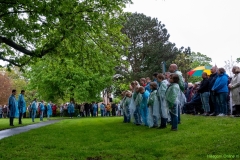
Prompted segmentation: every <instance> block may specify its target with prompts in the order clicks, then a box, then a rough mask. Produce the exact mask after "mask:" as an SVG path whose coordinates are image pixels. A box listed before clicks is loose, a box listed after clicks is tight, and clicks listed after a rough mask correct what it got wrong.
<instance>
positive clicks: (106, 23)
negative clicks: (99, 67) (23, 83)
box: [0, 0, 131, 67]
mask: <svg viewBox="0 0 240 160" xmlns="http://www.w3.org/2000/svg"><path fill="white" fill-rule="evenodd" d="M130 1H131V0H118V1H112V0H81V1H79V0H64V1H59V0H51V1H46V0H44V1H35V0H22V1H16V0H14V1H5V0H0V59H1V60H3V61H6V62H8V66H11V65H15V66H20V67H22V66H24V65H26V64H29V62H33V61H35V60H36V58H42V57H43V56H45V55H47V54H55V55H56V54H57V55H58V54H59V53H60V52H61V53H62V54H65V55H66V56H70V57H71V56H75V55H81V54H82V51H83V48H85V49H86V50H85V51H88V49H89V48H88V47H89V43H90V45H92V43H94V44H95V46H96V47H98V49H99V50H102V51H103V52H104V54H115V53H116V52H118V51H119V49H120V48H121V45H119V43H121V44H124V43H125V42H126V39H125V37H124V35H123V34H121V32H120V29H121V24H122V23H123V22H122V20H123V7H124V6H125V4H126V3H128V2H130ZM118 46H119V47H118Z"/></svg>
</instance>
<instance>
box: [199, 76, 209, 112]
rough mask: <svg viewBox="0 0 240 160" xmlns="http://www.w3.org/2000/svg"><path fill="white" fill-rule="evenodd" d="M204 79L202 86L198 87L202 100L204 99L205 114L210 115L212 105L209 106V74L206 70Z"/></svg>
mask: <svg viewBox="0 0 240 160" xmlns="http://www.w3.org/2000/svg"><path fill="white" fill-rule="evenodd" d="M202 79H203V80H202V81H201V84H200V87H199V89H198V93H200V97H201V101H202V107H203V109H204V114H203V115H204V116H209V112H210V106H209V96H210V93H209V88H208V85H209V81H208V76H207V73H206V72H203V73H202Z"/></svg>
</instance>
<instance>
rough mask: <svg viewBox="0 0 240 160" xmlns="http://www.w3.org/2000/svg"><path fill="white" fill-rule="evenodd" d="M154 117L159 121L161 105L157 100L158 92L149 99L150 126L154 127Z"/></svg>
mask: <svg viewBox="0 0 240 160" xmlns="http://www.w3.org/2000/svg"><path fill="white" fill-rule="evenodd" d="M153 116H155V117H156V120H158V119H159V103H158V100H157V90H154V91H152V92H151V94H150V96H149V99H148V120H147V121H148V126H149V127H152V126H153V125H154V122H153Z"/></svg>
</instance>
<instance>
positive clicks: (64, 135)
mask: <svg viewBox="0 0 240 160" xmlns="http://www.w3.org/2000/svg"><path fill="white" fill-rule="evenodd" d="M239 142H240V118H232V117H203V116H192V115H182V124H180V125H179V130H178V131H170V126H168V128H167V129H164V130H159V129H149V128H147V127H144V126H135V125H133V124H132V123H129V124H125V123H122V117H116V118H114V117H103V118H101V117H99V118H75V119H65V120H62V121H60V122H58V123H55V124H53V125H49V126H46V127H42V128H39V129H34V130H31V131H29V132H26V133H22V134H19V135H15V136H12V137H9V138H5V139H2V140H0V150H1V152H0V159H14V160H17V159H22V160H25V159H39V160H42V159H46V160H52V159H62V160H78V159H85V160H86V159H87V160H91V159H92V160H93V159H94V160H105V159H116V160H120V159H124V160H125V159H126V160H130V159H134V160H135V159H139V160H140V159H141V160H157V159H163V160H168V159H169V160H174V159H178V160H181V159H184V160H185V159H186V160H203V159H229V158H226V157H227V156H234V157H236V156H239V158H237V159H240V143H239ZM2 150H4V152H2ZM212 155H213V156H212Z"/></svg>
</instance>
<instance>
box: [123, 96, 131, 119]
mask: <svg viewBox="0 0 240 160" xmlns="http://www.w3.org/2000/svg"><path fill="white" fill-rule="evenodd" d="M131 101H132V98H131V97H126V99H125V101H124V106H125V110H124V113H125V115H126V117H127V118H128V119H129V120H130V118H131V117H130V109H129V108H130V107H129V106H130V103H131Z"/></svg>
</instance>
